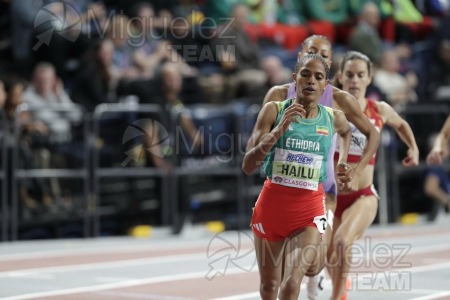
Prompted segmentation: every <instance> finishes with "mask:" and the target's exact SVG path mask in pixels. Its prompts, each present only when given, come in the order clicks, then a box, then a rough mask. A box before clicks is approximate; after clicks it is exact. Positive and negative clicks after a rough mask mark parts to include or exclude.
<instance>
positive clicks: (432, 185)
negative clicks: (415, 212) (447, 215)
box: [423, 134, 450, 221]
mask: <svg viewBox="0 0 450 300" xmlns="http://www.w3.org/2000/svg"><path fill="white" fill-rule="evenodd" d="M436 136H437V135H436V134H434V135H432V136H431V137H430V139H429V148H430V149H431V148H432V147H433V145H434V141H435V139H436ZM444 146H445V147H444V148H443V149H442V151H443V156H444V157H446V156H448V145H444ZM423 189H424V193H425V195H426V196H428V197H429V198H431V200H432V201H433V203H432V206H431V210H430V212H429V214H428V221H434V220H435V219H436V217H437V215H438V212H439V208H440V207H441V206H444V207H445V210H446V211H447V212H450V178H449V176H448V174H447V173H446V171H445V169H444V168H443V167H442V166H440V165H433V166H428V168H427V170H426V174H425V179H424V186H423Z"/></svg>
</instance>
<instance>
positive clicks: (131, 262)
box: [0, 245, 450, 278]
mask: <svg viewBox="0 0 450 300" xmlns="http://www.w3.org/2000/svg"><path fill="white" fill-rule="evenodd" d="M372 246H373V245H372ZM449 249H450V245H439V246H429V247H420V248H412V249H410V250H408V251H407V252H406V253H405V254H406V255H411V254H420V253H431V252H440V251H445V250H449ZM242 250H243V251H247V250H251V248H243V249H242ZM369 250H370V249H369ZM376 257H377V254H371V255H370V259H374V258H376ZM361 258H364V257H361ZM198 259H207V253H206V250H205V252H197V253H191V254H180V255H167V256H157V257H150V258H142V259H126V260H119V261H106V262H99V263H84V264H75V265H63V266H54V267H40V268H28V269H17V270H11V271H3V272H0V278H3V277H21V276H23V275H22V274H34V273H59V272H72V271H84V270H91V269H107V268H117V267H127V266H135V265H141V264H163V263H173V262H179V261H192V260H198ZM29 276H32V275H29Z"/></svg>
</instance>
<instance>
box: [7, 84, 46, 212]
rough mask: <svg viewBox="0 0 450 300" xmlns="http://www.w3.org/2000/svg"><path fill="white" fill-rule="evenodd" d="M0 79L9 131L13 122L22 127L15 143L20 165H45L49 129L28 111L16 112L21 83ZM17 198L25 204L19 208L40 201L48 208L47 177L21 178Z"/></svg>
mask: <svg viewBox="0 0 450 300" xmlns="http://www.w3.org/2000/svg"><path fill="white" fill-rule="evenodd" d="M3 82H4V84H5V91H6V99H5V104H4V111H5V113H6V117H7V124H8V128H9V130H10V131H11V132H12V130H14V124H15V122H19V123H20V124H21V129H22V130H21V132H20V138H19V143H18V146H19V147H18V152H19V153H18V155H19V167H20V168H25V169H27V168H30V169H34V168H41V167H43V166H45V165H47V164H48V161H49V157H50V152H49V150H48V149H47V144H48V143H47V140H48V128H47V126H46V125H45V124H44V123H42V122H40V121H34V120H33V119H32V116H31V115H30V114H29V113H28V112H27V111H21V112H17V108H18V107H19V106H20V105H21V104H22V103H23V101H22V96H23V91H24V83H23V82H22V81H21V80H19V79H17V78H13V77H10V78H8V80H4V81H3ZM19 199H20V201H21V202H22V204H23V206H24V207H23V208H22V209H28V210H36V209H38V208H39V207H41V204H44V205H45V207H47V208H51V206H52V205H53V198H52V195H51V189H50V185H49V184H48V181H47V180H44V179H41V178H30V179H26V180H23V181H22V182H21V184H20V186H19Z"/></svg>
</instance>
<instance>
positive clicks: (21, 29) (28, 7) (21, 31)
mask: <svg viewBox="0 0 450 300" xmlns="http://www.w3.org/2000/svg"><path fill="white" fill-rule="evenodd" d="M43 5H44V3H43V1H42V0H12V1H11V7H10V16H11V47H12V52H11V53H12V58H13V61H14V64H15V66H16V70H17V72H18V73H19V74H20V75H21V76H24V77H26V78H28V76H29V75H30V68H31V66H32V63H33V55H32V54H33V52H32V48H33V47H34V46H35V45H33V44H32V41H33V31H34V19H35V16H36V14H37V13H38V11H39V9H40V8H41V7H42V6H43Z"/></svg>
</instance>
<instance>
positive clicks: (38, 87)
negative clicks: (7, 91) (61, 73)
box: [23, 63, 80, 142]
mask: <svg viewBox="0 0 450 300" xmlns="http://www.w3.org/2000/svg"><path fill="white" fill-rule="evenodd" d="M23 102H24V103H27V104H28V105H29V106H30V108H31V109H32V110H35V113H34V119H36V120H39V121H42V122H44V123H45V124H47V126H49V129H50V132H51V135H50V137H51V138H52V139H53V140H55V141H58V142H66V141H69V140H70V139H71V135H70V128H71V125H70V121H71V120H74V119H75V120H76V119H79V116H80V114H79V113H77V111H76V108H75V107H74V106H73V105H72V100H70V98H69V95H68V94H67V93H66V92H65V90H64V86H63V82H62V80H61V79H59V78H58V77H57V76H56V72H55V68H54V67H53V65H51V64H49V63H39V64H38V65H37V66H36V67H35V68H34V71H33V77H32V81H31V84H30V85H29V86H28V87H27V89H26V90H25V92H24V94H23ZM58 106H59V107H61V108H63V109H70V110H72V112H70V111H69V112H58V111H55V110H53V108H54V109H58Z"/></svg>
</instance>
